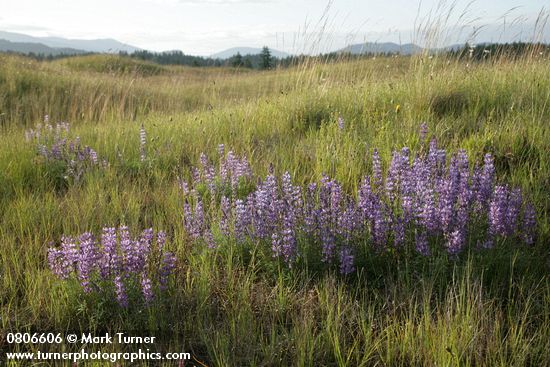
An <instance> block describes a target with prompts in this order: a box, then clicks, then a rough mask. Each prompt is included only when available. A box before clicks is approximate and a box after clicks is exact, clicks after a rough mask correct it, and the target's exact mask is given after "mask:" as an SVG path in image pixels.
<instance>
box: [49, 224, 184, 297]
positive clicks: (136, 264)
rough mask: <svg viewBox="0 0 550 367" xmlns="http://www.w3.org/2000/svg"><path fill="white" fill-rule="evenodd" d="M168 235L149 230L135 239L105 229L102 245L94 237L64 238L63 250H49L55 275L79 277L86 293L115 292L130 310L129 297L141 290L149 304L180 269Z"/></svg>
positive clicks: (126, 233)
mask: <svg viewBox="0 0 550 367" xmlns="http://www.w3.org/2000/svg"><path fill="white" fill-rule="evenodd" d="M165 247H166V234H165V233H164V232H158V233H157V234H156V236H155V235H154V233H153V230H152V229H146V230H144V231H143V232H142V234H141V236H139V237H137V238H132V237H131V236H130V233H129V231H128V228H127V227H125V226H122V227H120V228H118V230H117V229H116V228H103V233H102V235H101V239H100V241H97V240H96V239H95V237H94V236H93V235H92V234H91V233H84V234H82V235H81V236H80V237H79V238H78V239H75V238H71V237H63V238H62V239H61V245H60V246H59V247H51V248H50V249H49V250H48V262H49V265H50V269H51V270H52V272H53V273H54V274H55V275H57V276H58V277H59V278H60V279H68V278H70V277H71V276H75V277H76V278H77V279H78V280H79V282H80V285H81V286H82V288H83V289H84V291H85V292H87V293H89V292H92V291H106V292H108V291H109V290H111V291H114V294H115V295H116V299H117V301H118V303H119V304H120V305H121V306H123V307H126V306H128V293H129V292H130V291H132V290H133V289H140V293H141V295H142V298H143V300H144V302H145V304H146V305H147V304H150V303H151V301H152V300H153V298H154V289H156V288H158V290H159V291H163V290H165V289H166V288H167V285H168V279H169V276H170V274H171V273H172V272H173V271H174V269H175V266H176V258H175V256H174V254H173V253H171V252H169V251H167V250H166V248H165Z"/></svg>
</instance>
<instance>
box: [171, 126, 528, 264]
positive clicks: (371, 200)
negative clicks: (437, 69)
mask: <svg viewBox="0 0 550 367" xmlns="http://www.w3.org/2000/svg"><path fill="white" fill-rule="evenodd" d="M425 129H426V127H425V126H422V128H421V130H422V135H424V136H425V134H426V132H425ZM426 148H427V149H423V151H424V153H422V154H416V155H415V156H412V154H411V151H410V149H409V148H406V147H405V148H403V149H401V150H400V151H394V152H393V154H392V159H391V163H390V165H389V168H388V169H387V172H385V174H384V173H383V170H382V164H381V160H380V156H379V154H378V152H377V151H376V150H374V152H373V155H372V167H373V170H372V175H371V176H368V175H367V176H365V177H364V178H363V179H362V181H361V183H360V184H359V188H358V190H357V192H354V193H346V192H345V190H344V189H343V187H342V185H341V184H340V183H339V182H337V181H336V180H334V179H331V178H329V177H327V176H325V177H323V179H322V180H321V181H320V182H318V183H312V184H310V185H309V186H307V188H305V189H304V188H302V187H300V186H296V185H294V184H293V183H292V180H291V176H290V174H289V173H288V172H285V173H284V174H283V175H282V176H281V177H276V176H275V175H274V174H273V173H270V174H269V175H268V176H267V177H266V178H265V179H260V178H258V179H257V181H258V182H259V183H258V184H257V186H256V187H255V189H253V190H250V192H249V193H247V194H246V196H244V197H242V195H239V194H238V193H237V189H238V180H236V179H233V180H232V177H235V178H239V177H242V174H241V173H242V172H247V173H246V176H247V178H248V179H249V180H250V179H251V173H250V171H249V168H248V167H249V166H248V163H247V162H246V161H245V160H244V159H243V160H240V159H239V158H236V157H234V155H233V154H232V153H231V152H230V153H229V154H228V156H227V157H225V158H224V155H223V146H222V147H220V152H221V154H220V161H221V165H220V167H219V169H216V168H214V167H213V166H212V165H210V164H209V163H208V159H207V158H206V156H205V155H201V167H200V168H199V169H195V170H194V172H195V174H194V177H193V180H192V182H191V183H186V182H182V183H180V184H181V186H182V187H183V189H184V190H183V191H184V198H185V200H184V222H185V228H186V229H187V232H188V234H189V235H190V237H191V239H192V240H195V241H199V242H200V241H202V242H203V243H206V244H207V245H208V246H209V247H216V241H215V240H214V236H213V233H216V232H218V233H220V234H221V235H222V236H223V237H225V238H226V239H229V240H232V241H235V242H237V243H244V242H249V243H254V244H256V245H264V246H270V248H271V252H272V254H273V257H275V258H280V259H282V260H283V261H284V262H285V263H286V264H287V265H288V266H292V265H293V263H295V261H296V260H297V259H298V258H299V257H300V256H304V254H303V251H301V247H302V246H303V245H305V244H306V243H307V244H309V245H310V246H311V244H313V246H316V247H317V248H318V250H319V253H320V255H321V257H322V260H323V261H324V262H325V263H327V264H335V265H338V266H339V269H340V272H341V273H342V274H349V273H351V272H353V271H354V270H355V269H356V261H355V260H356V256H358V254H359V253H364V251H359V250H361V247H362V246H364V247H367V248H370V249H371V250H372V251H374V252H375V253H382V252H385V251H392V252H394V253H397V254H398V253H401V252H405V251H406V250H407V249H409V248H411V249H413V251H415V252H417V253H418V254H421V255H422V256H429V255H430V254H431V253H432V252H433V251H434V250H436V249H437V250H443V251H445V252H446V253H448V255H449V256H450V257H452V258H456V257H457V256H458V255H459V254H460V253H461V252H463V251H464V250H465V249H466V248H467V247H471V248H474V249H481V248H492V247H494V246H495V245H496V244H497V243H500V242H503V241H504V240H505V239H509V242H517V243H519V242H523V243H524V244H526V245H531V244H533V242H534V236H535V227H536V218H535V210H534V208H533V206H532V205H531V204H530V203H528V202H527V201H526V200H525V199H524V198H523V196H522V193H521V190H520V189H518V188H510V187H509V186H508V185H506V184H503V183H498V182H497V180H496V177H495V168H494V164H493V157H492V156H491V154H486V155H485V157H484V161H483V164H482V165H480V164H477V163H476V164H474V165H472V164H471V163H470V162H469V159H468V156H467V155H466V152H465V151H463V150H460V151H458V152H457V153H456V154H453V155H450V156H449V154H448V153H447V152H446V151H445V150H444V149H440V148H438V146H437V144H436V142H435V140H433V141H431V143H430V144H429V147H426ZM216 172H219V173H218V174H217V175H216V174H215V173H216ZM229 172H231V175H229ZM234 174H235V176H233V175H234ZM229 176H231V177H229ZM227 182H231V183H232V184H227ZM204 185H206V186H207V187H208V188H209V190H210V191H211V192H217V193H218V195H217V196H216V195H212V196H210V203H208V205H209V208H210V210H209V211H208V213H209V216H207V215H206V214H205V208H204V204H205V203H204V199H203V198H204V196H201V195H200V194H199V193H198V190H197V188H199V187H202V186H204ZM220 187H224V188H225V190H220ZM216 198H218V199H219V202H217V201H216ZM216 226H218V228H217V230H215V227H216Z"/></svg>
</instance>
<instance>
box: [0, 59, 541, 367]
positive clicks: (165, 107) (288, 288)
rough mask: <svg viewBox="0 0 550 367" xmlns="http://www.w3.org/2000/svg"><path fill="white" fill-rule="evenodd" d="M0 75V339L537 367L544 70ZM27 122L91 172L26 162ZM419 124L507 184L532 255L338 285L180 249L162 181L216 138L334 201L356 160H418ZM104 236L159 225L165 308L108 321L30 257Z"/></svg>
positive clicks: (170, 191)
mask: <svg viewBox="0 0 550 367" xmlns="http://www.w3.org/2000/svg"><path fill="white" fill-rule="evenodd" d="M109 60H110V59H109ZM109 60H108V61H109ZM2 61H3V62H2V63H0V84H1V85H2V89H0V108H1V111H0V114H1V116H2V117H0V121H1V124H2V127H1V130H0V131H1V135H0V246H1V251H0V303H1V304H2V307H1V311H0V331H1V332H2V334H5V333H7V332H9V331H24V330H38V331H42V330H44V331H45V330H56V331H59V332H65V331H68V330H74V331H86V332H88V331H89V332H92V333H97V334H99V333H101V332H104V331H106V330H110V331H126V332H134V333H139V334H151V335H157V336H159V338H161V337H162V339H163V343H159V344H158V345H157V347H159V348H161V347H162V348H166V349H168V350H170V351H174V350H185V351H189V352H191V353H192V354H193V356H194V357H195V358H196V359H197V360H199V361H201V362H202V363H206V364H207V365H221V366H223V365H235V366H238V365H296V366H301V365H311V366H323V365H326V366H333V365H338V366H361V365H364V366H370V365H403V366H409V365H465V366H470V365H471V366H474V365H476V366H477V365H501V366H511V365H513V366H524V365H525V366H526V365H537V366H543V365H549V364H550V363H549V361H548V357H547V351H548V350H550V331H549V328H548V325H550V307H549V305H550V284H549V279H548V264H549V262H548V261H549V257H548V249H547V243H548V240H549V239H550V238H549V226H548V212H549V208H550V200H549V198H548V187H550V181H549V177H550V167H549V164H548V158H547V152H549V151H550V139H549V136H550V134H549V125H548V121H549V118H550V68H549V67H548V66H549V63H550V61H549V60H548V59H547V56H536V55H535V56H533V57H531V58H528V59H523V60H506V59H500V60H498V61H497V62H493V63H479V64H477V63H470V64H466V63H462V62H459V61H456V60H450V59H444V58H441V57H435V58H428V57H426V56H419V57H418V58H412V59H411V58H408V57H398V58H377V59H376V60H360V61H351V62H341V63H337V64H331V65H324V64H321V63H318V64H313V65H309V66H308V67H307V68H300V67H296V68H291V69H288V70H275V71H270V72H242V71H240V70H233V69H209V70H200V71H199V70H197V69H191V68H170V67H166V68H164V67H163V70H162V72H159V73H158V75H147V76H145V75H143V74H141V75H140V74H139V73H137V72H134V71H130V72H119V71H116V70H115V69H116V68H115V69H113V68H110V69H109V68H108V69H104V68H103V66H102V67H95V66H93V67H88V66H85V67H84V66H74V65H73V66H71V65H69V64H68V63H63V62H54V63H38V62H34V61H29V60H27V59H24V58H16V57H6V56H2ZM71 62H73V63H74V64H75V65H88V63H92V64H93V63H95V62H96V60H93V59H86V60H82V61H80V60H78V59H74V60H73V61H71ZM103 62H105V60H102V61H101V63H103ZM109 62H110V61H109ZM113 70H115V71H113ZM397 106H399V108H397ZM45 113H49V114H50V116H51V117H50V118H51V119H52V120H64V119H68V120H70V121H71V122H73V129H74V134H75V135H78V136H80V138H81V140H82V141H83V142H85V144H87V145H90V146H93V147H94V149H96V150H97V151H98V154H99V155H100V156H101V157H105V158H106V159H107V160H108V161H109V162H110V163H111V165H110V167H108V168H107V169H105V170H97V171H93V172H89V173H88V174H86V175H85V178H84V180H82V181H81V182H79V183H77V184H71V183H68V182H66V180H65V179H64V178H63V177H62V176H60V175H59V173H58V171H56V170H54V169H52V167H51V166H49V165H48V164H44V163H43V162H41V161H39V160H37V159H36V154H35V151H34V150H33V149H34V148H33V146H32V145H29V144H27V143H26V142H25V141H24V129H25V127H28V126H31V125H33V124H34V123H35V122H37V121H40V120H41V118H42V116H43V115H44V114H45ZM338 116H342V117H343V118H344V120H345V122H346V129H345V130H344V131H343V132H341V131H339V130H338V127H337V123H336V121H337V118H338ZM422 121H426V122H427V123H428V126H429V128H430V132H431V133H433V135H434V137H435V138H436V139H437V140H438V142H439V144H440V145H443V146H446V147H449V149H451V150H456V149H458V148H460V147H463V148H465V149H466V150H467V151H468V153H469V154H470V155H471V156H475V157H477V158H478V159H480V158H481V157H482V156H483V154H484V153H486V152H491V153H492V154H493V155H494V156H495V158H496V168H497V176H498V177H499V179H501V180H506V181H507V182H512V183H513V184H515V185H518V186H520V187H521V188H522V189H523V190H524V192H525V193H526V194H527V195H529V197H530V198H531V199H532V200H533V202H534V204H535V206H536V208H537V214H538V222H539V234H538V241H537V244H536V245H535V246H534V247H533V248H519V247H518V248H508V249H495V250H494V251H485V252H481V253H466V254H464V255H463V256H462V257H461V258H460V259H458V260H449V259H448V258H446V257H432V258H428V259H420V258H411V259H408V260H401V261H397V260H392V259H391V258H387V257H384V256H381V257H380V259H378V260H373V261H372V263H371V264H368V266H367V267H366V268H365V269H364V270H363V271H362V272H360V273H359V274H354V275H353V276H349V277H341V276H339V275H337V274H332V273H328V274H319V273H316V272H314V271H313V270H312V269H311V270H308V269H293V270H284V268H271V267H269V266H268V265H266V264H265V263H263V262H262V261H261V259H259V258H257V257H255V256H254V253H252V254H251V255H248V254H246V253H243V252H242V251H240V250H239V248H238V247H235V246H221V247H220V248H219V249H218V250H209V249H206V248H198V247H191V246H190V242H189V241H188V240H187V234H186V233H185V229H184V227H183V223H182V217H181V194H180V190H179V188H178V185H177V176H180V175H189V174H190V172H189V167H190V165H191V164H196V163H197V160H198V157H199V153H200V152H205V153H207V154H209V155H210V156H215V155H216V154H215V151H216V147H217V146H218V144H220V143H223V144H225V145H226V146H227V147H231V148H232V149H234V150H235V151H236V152H238V153H239V154H246V155H247V156H248V158H249V160H250V162H251V164H252V168H253V170H254V171H255V172H257V173H259V174H265V173H267V172H268V170H269V167H270V165H272V166H273V168H274V169H275V171H277V172H279V173H280V172H282V171H284V170H288V171H289V172H291V174H292V176H293V177H294V179H295V180H296V181H297V182H300V183H306V182H309V181H311V180H315V179H319V178H320V177H321V176H322V175H323V173H327V174H330V175H331V176H334V177H336V178H337V179H339V180H340V181H341V182H343V183H344V185H345V186H346V188H347V189H353V188H355V187H356V185H358V183H359V180H360V178H361V177H362V175H363V174H365V173H366V172H369V171H370V170H371V167H370V163H369V162H370V159H369V158H368V156H369V155H370V154H371V153H372V149H373V148H378V150H379V151H380V154H381V156H382V159H383V163H384V165H387V164H388V163H389V159H390V154H391V151H392V149H393V148H399V147H401V146H405V145H406V146H410V147H412V148H413V149H416V150H418V149H420V144H419V136H418V125H419V123H420V122H422ZM141 124H144V127H145V129H146V131H147V135H148V141H147V148H148V155H147V160H145V161H144V162H142V161H141V160H140V149H139V144H140V142H139V128H140V126H141ZM122 223H123V224H126V225H128V226H129V227H130V228H134V229H139V228H144V227H147V226H152V227H154V228H155V229H163V230H166V231H167V232H168V235H169V238H170V243H169V247H170V249H171V250H172V251H174V252H175V253H176V255H177V257H178V269H177V276H176V278H174V279H173V280H172V283H171V284H170V288H169V291H168V296H166V297H164V298H161V299H159V300H158V301H157V302H156V303H155V304H154V305H153V306H152V307H151V308H148V309H137V308H134V309H132V308H130V309H128V310H124V309H120V308H116V307H113V305H112V304H111V303H109V302H108V300H107V301H106V300H102V299H98V298H97V297H94V296H86V295H83V294H81V293H80V292H79V290H78V289H79V288H78V286H76V285H71V284H65V283H60V282H59V281H57V280H56V279H55V278H54V277H53V276H52V274H51V272H50V271H49V269H47V265H46V249H47V248H48V246H49V244H50V242H51V241H59V239H60V237H61V236H62V234H78V233H82V232H84V231H94V232H96V233H98V232H99V231H100V229H101V228H102V226H104V225H110V226H115V225H119V224H122ZM2 343H4V342H0V348H2V349H6V348H8V346H7V345H6V344H2ZM27 347H28V348H31V349H32V348H38V347H36V346H35V347H32V346H25V348H27ZM9 348H10V349H11V348H12V346H9ZM108 348H112V349H113V350H121V349H124V347H123V346H118V345H112V346H105V349H108Z"/></svg>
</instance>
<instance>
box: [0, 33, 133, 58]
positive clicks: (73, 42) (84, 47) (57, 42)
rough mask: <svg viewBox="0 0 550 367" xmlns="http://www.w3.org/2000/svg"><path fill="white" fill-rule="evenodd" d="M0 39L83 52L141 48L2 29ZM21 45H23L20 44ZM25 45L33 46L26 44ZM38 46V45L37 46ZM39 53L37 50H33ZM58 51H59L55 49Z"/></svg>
mask: <svg viewBox="0 0 550 367" xmlns="http://www.w3.org/2000/svg"><path fill="white" fill-rule="evenodd" d="M0 39H3V40H6V41H10V42H12V43H19V44H21V43H27V44H40V45H41V46H47V47H50V48H54V49H59V48H61V49H74V50H76V51H80V52H78V53H81V52H101V53H118V52H119V51H125V52H129V53H131V52H134V51H137V50H140V48H138V47H135V46H131V45H127V44H125V43H122V42H119V41H117V40H114V39H110V38H105V39H93V40H81V39H67V38H60V37H33V36H28V35H26V34H21V33H12V32H4V31H0ZM19 47H23V46H21V45H19ZM24 47H31V46H29V45H26V46H24ZM37 47H38V46H37ZM32 52H35V53H39V52H36V51H32ZM54 52H57V51H54Z"/></svg>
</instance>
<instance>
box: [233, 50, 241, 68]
mask: <svg viewBox="0 0 550 367" xmlns="http://www.w3.org/2000/svg"><path fill="white" fill-rule="evenodd" d="M231 65H232V66H233V67H235V68H238V67H240V66H243V57H242V55H241V53H240V52H237V54H236V55H235V56H233V57H232V60H231Z"/></svg>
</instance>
